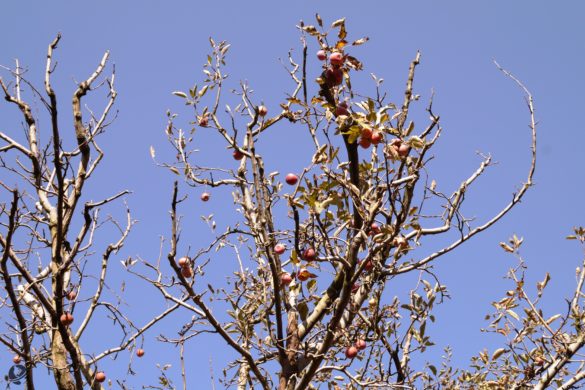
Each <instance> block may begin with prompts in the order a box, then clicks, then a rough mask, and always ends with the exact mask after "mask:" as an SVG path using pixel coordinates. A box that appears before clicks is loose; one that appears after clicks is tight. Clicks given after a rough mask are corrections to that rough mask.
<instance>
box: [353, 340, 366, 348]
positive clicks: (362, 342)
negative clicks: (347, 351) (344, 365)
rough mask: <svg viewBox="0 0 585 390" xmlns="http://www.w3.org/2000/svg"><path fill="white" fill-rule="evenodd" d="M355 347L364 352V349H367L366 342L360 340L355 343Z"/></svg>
mask: <svg viewBox="0 0 585 390" xmlns="http://www.w3.org/2000/svg"><path fill="white" fill-rule="evenodd" d="M355 347H356V348H357V349H358V350H360V351H363V350H364V349H366V342H365V340H362V339H359V340H358V341H356V342H355Z"/></svg>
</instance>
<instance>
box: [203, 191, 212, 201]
mask: <svg viewBox="0 0 585 390" xmlns="http://www.w3.org/2000/svg"><path fill="white" fill-rule="evenodd" d="M210 197H211V195H209V192H204V193H202V194H201V200H202V201H204V202H207V201H208V200H209V198H210Z"/></svg>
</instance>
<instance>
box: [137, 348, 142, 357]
mask: <svg viewBox="0 0 585 390" xmlns="http://www.w3.org/2000/svg"><path fill="white" fill-rule="evenodd" d="M136 356H138V357H143V356H144V349H142V348H138V349H137V350H136Z"/></svg>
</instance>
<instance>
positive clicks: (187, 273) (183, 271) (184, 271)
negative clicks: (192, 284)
mask: <svg viewBox="0 0 585 390" xmlns="http://www.w3.org/2000/svg"><path fill="white" fill-rule="evenodd" d="M181 275H183V277H184V278H190V277H191V276H193V270H192V269H191V267H183V268H181Z"/></svg>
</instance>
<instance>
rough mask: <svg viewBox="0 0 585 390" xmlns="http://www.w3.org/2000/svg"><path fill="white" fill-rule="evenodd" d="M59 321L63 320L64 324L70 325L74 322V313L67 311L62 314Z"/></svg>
mask: <svg viewBox="0 0 585 390" xmlns="http://www.w3.org/2000/svg"><path fill="white" fill-rule="evenodd" d="M59 321H61V323H62V324H63V325H65V326H69V325H71V324H72V323H73V315H72V314H71V313H69V312H65V313H63V314H61V317H60V318H59Z"/></svg>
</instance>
